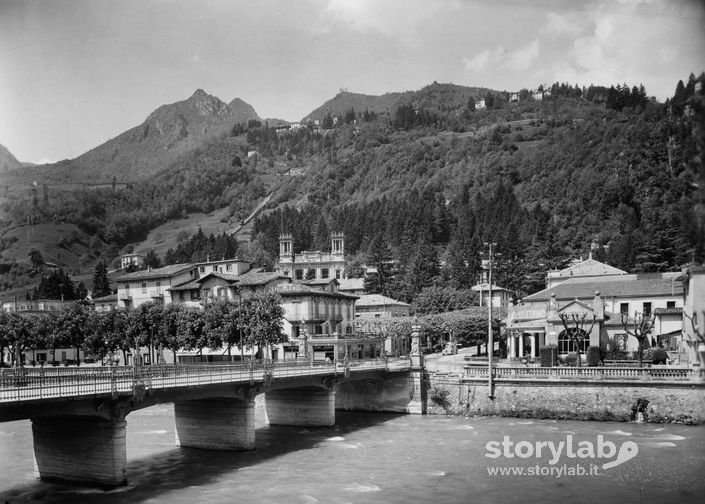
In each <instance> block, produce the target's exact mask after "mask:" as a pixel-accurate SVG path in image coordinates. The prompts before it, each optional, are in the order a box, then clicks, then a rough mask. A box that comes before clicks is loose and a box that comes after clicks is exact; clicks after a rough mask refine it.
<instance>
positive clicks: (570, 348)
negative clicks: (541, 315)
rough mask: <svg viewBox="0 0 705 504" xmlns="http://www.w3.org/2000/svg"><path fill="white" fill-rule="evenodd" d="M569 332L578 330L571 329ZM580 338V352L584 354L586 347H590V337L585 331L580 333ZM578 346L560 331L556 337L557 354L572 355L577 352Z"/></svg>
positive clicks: (566, 333) (565, 333)
mask: <svg viewBox="0 0 705 504" xmlns="http://www.w3.org/2000/svg"><path fill="white" fill-rule="evenodd" d="M570 331H571V332H572V331H580V329H576V328H571V329H570ZM581 336H582V341H580V343H579V345H580V351H581V352H582V353H586V352H587V349H588V346H590V335H589V334H587V333H586V332H585V331H581ZM577 348H578V346H577V345H576V344H575V341H573V338H571V337H570V336H569V334H568V332H566V331H561V333H560V334H559V335H558V353H559V354H567V353H574V352H576V351H577Z"/></svg>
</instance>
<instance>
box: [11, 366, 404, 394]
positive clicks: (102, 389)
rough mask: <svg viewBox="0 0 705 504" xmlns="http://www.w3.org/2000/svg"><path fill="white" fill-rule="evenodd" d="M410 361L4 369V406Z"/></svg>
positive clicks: (342, 371)
mask: <svg viewBox="0 0 705 504" xmlns="http://www.w3.org/2000/svg"><path fill="white" fill-rule="evenodd" d="M409 365H410V361H409V359H408V358H384V359H365V360H349V361H338V362H323V361H313V362H311V361H302V360H298V361H266V362H265V361H249V362H246V363H238V364H221V365H158V366H113V367H107V366H106V367H67V368H55V367H42V368H25V367H19V368H11V369H0V404H2V403H3V402H6V403H7V402H13V401H23V400H36V399H50V398H61V397H76V396H90V395H98V394H111V395H112V396H118V395H127V394H142V393H144V392H145V391H146V390H152V389H167V388H174V387H189V386H197V385H213V384H219V383H240V382H241V383H250V384H254V383H255V382H264V383H266V384H269V383H271V381H272V380H275V379H283V378H292V377H301V376H314V375H341V376H346V377H347V376H349V374H350V373H351V372H356V371H366V370H387V371H389V370H403V369H407V368H408V367H409Z"/></svg>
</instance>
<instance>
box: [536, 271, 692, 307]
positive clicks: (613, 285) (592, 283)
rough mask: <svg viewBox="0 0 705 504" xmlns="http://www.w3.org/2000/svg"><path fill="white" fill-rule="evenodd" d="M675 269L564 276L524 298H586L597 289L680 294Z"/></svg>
mask: <svg viewBox="0 0 705 504" xmlns="http://www.w3.org/2000/svg"><path fill="white" fill-rule="evenodd" d="M679 275H680V274H679V273H648V274H646V273H643V274H642V273H638V274H633V275H606V276H602V277H587V278H568V279H566V280H565V281H563V282H561V283H559V284H557V285H554V286H553V287H550V288H548V289H544V290H542V291H539V292H537V293H535V294H531V295H530V296H526V297H525V298H524V301H525V302H528V301H548V300H549V299H550V298H551V295H552V294H555V295H556V298H557V299H576V298H577V299H588V298H593V297H594V296H595V292H598V291H599V292H600V296H601V297H603V298H608V297H622V298H624V297H641V296H674V297H680V296H682V295H683V284H682V282H681V281H680V280H678V276H679Z"/></svg>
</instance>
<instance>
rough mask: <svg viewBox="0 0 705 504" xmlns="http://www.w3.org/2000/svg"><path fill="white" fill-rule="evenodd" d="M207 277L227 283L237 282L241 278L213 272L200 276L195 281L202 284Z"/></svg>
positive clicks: (230, 274)
mask: <svg viewBox="0 0 705 504" xmlns="http://www.w3.org/2000/svg"><path fill="white" fill-rule="evenodd" d="M208 277H215V278H220V279H222V280H225V281H227V282H237V281H238V280H239V279H240V278H242V276H241V275H233V274H232V273H221V272H220V271H213V272H211V273H208V274H207V275H204V276H202V277H201V278H199V279H198V280H197V281H198V282H199V283H202V282H204V281H205V280H206V278H208Z"/></svg>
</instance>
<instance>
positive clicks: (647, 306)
mask: <svg viewBox="0 0 705 504" xmlns="http://www.w3.org/2000/svg"><path fill="white" fill-rule="evenodd" d="M649 315H651V303H644V316H645V317H646V316H649Z"/></svg>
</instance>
